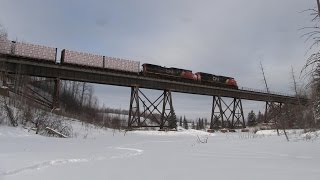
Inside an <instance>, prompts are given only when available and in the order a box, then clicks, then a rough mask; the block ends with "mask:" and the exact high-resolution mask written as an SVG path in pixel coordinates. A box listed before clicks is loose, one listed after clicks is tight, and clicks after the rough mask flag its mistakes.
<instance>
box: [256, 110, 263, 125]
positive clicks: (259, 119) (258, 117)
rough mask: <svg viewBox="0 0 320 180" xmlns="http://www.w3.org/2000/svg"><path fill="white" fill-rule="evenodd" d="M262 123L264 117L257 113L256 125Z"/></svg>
mask: <svg viewBox="0 0 320 180" xmlns="http://www.w3.org/2000/svg"><path fill="white" fill-rule="evenodd" d="M262 122H264V116H263V114H262V113H261V112H260V111H259V113H258V116H257V123H262Z"/></svg>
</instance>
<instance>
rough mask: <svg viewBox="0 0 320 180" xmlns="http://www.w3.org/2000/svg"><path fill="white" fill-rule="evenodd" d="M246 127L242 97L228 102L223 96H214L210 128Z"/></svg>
mask: <svg viewBox="0 0 320 180" xmlns="http://www.w3.org/2000/svg"><path fill="white" fill-rule="evenodd" d="M240 127H242V128H245V127H246V125H245V121H244V115H243V108H242V102H241V99H237V98H233V99H232V101H231V103H230V104H228V103H226V102H225V101H224V100H223V99H222V98H221V96H213V102H212V113H211V123H210V129H218V128H240Z"/></svg>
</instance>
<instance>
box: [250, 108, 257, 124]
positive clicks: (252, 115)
mask: <svg viewBox="0 0 320 180" xmlns="http://www.w3.org/2000/svg"><path fill="white" fill-rule="evenodd" d="M256 124H257V117H256V114H255V113H254V112H253V111H252V110H251V112H249V113H248V126H255V125H256Z"/></svg>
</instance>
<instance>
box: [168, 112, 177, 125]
mask: <svg viewBox="0 0 320 180" xmlns="http://www.w3.org/2000/svg"><path fill="white" fill-rule="evenodd" d="M168 124H169V128H171V129H177V116H176V113H175V112H174V110H172V111H171V116H170V117H169V119H168Z"/></svg>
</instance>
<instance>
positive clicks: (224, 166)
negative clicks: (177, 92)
mask: <svg viewBox="0 0 320 180" xmlns="http://www.w3.org/2000/svg"><path fill="white" fill-rule="evenodd" d="M72 126H73V129H74V131H75V133H76V134H77V136H76V137H75V138H67V139H60V138H49V137H43V136H38V135H35V134H34V133H33V132H28V130H26V129H23V128H12V127H6V126H0V179H1V180H12V179H19V180H20V179H24V180H37V179H39V180H43V179H48V180H50V179H52V180H57V179H60V180H61V179H77V180H81V179H86V180H87V179H92V180H93V179H94V180H95V179H111V180H114V179H117V180H118V179H123V180H128V179H130V180H141V179H146V180H149V179H152V180H157V179H159V180H160V179H161V180H162V179H184V180H189V179H190V180H195V179H259V180H264V179H265V180H270V179H273V180H276V179H290V180H294V179H297V180H301V179H308V180H311V179H314V180H319V179H320V139H319V138H318V137H317V136H313V138H312V139H311V140H310V139H309V140H306V139H304V138H303V137H304V135H301V133H300V132H299V133H298V132H296V133H293V132H290V137H291V138H292V139H291V141H290V142H287V141H286V139H285V137H283V136H280V137H279V136H275V135H273V134H274V133H273V132H269V131H264V132H258V134H259V135H254V134H251V133H226V134H223V133H213V134H209V133H206V132H202V131H195V130H186V131H184V130H181V131H179V132H158V131H148V132H145V131H134V132H127V133H124V132H119V131H113V130H110V129H108V130H106V129H100V128H95V127H94V126H91V125H86V126H84V125H82V123H79V122H77V121H74V122H72ZM319 134H320V133H319ZM198 139H200V140H201V141H205V140H206V139H207V143H200V142H199V141H198Z"/></svg>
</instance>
